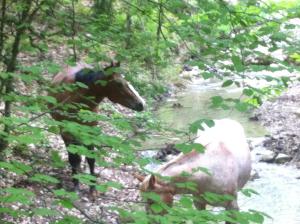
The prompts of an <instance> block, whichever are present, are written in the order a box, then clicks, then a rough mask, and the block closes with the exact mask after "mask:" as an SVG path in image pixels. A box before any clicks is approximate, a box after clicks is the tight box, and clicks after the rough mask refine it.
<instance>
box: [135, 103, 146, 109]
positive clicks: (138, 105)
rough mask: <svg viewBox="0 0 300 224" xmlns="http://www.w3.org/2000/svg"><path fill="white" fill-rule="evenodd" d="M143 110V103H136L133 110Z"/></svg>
mask: <svg viewBox="0 0 300 224" xmlns="http://www.w3.org/2000/svg"><path fill="white" fill-rule="evenodd" d="M144 108H145V105H144V104H143V103H138V104H136V105H135V107H134V110H136V111H143V110H144Z"/></svg>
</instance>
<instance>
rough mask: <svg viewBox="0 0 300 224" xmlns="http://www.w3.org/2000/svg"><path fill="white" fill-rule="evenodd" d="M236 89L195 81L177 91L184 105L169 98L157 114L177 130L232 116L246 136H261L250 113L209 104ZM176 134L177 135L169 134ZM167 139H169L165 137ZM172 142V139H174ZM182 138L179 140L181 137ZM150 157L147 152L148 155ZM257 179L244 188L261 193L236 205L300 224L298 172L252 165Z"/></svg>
mask: <svg viewBox="0 0 300 224" xmlns="http://www.w3.org/2000/svg"><path fill="white" fill-rule="evenodd" d="M240 94H241V91H240V90H239V89H228V88H226V89H224V88H220V84H219V83H209V82H207V83H206V82H203V81H201V82H198V83H197V81H196V82H194V83H193V84H192V85H190V86H189V88H188V89H187V90H185V91H184V92H183V93H182V94H180V95H179V96H178V97H177V99H173V102H174V100H177V101H178V102H179V103H180V104H182V105H183V108H172V104H173V102H172V100H170V101H169V102H166V103H165V104H164V105H163V106H162V107H160V109H159V110H158V112H157V116H158V117H159V118H160V120H162V121H163V122H165V123H166V125H169V127H171V128H174V129H178V130H187V128H188V124H190V123H192V122H193V121H196V120H198V119H201V118H210V119H220V118H225V117H227V118H232V119H235V120H238V121H239V122H240V123H241V124H242V125H243V126H244V128H245V130H246V134H247V137H261V136H264V135H265V134H266V130H265V129H264V128H263V127H261V126H260V125H259V124H258V123H257V122H253V121H249V116H250V114H248V113H240V112H238V111H236V110H230V111H224V110H222V109H215V108H211V107H210V98H211V97H212V96H215V95H220V96H222V97H223V98H226V97H232V98H234V97H235V98H236V97H239V96H240ZM172 137H176V136H172ZM166 139H167V138H164V137H161V139H158V137H157V136H156V137H154V138H153V140H152V141H150V142H148V145H149V144H150V145H152V146H155V145H157V144H158V143H159V142H160V143H162V142H166ZM168 140H169V142H170V141H172V140H170V138H168ZM174 141H175V140H174ZM180 141H182V139H181V140H180ZM148 156H149V155H148ZM155 167H157V164H149V165H148V167H147V168H148V169H152V170H153V169H155ZM253 168H254V170H256V171H258V173H259V176H260V178H259V179H256V180H254V181H251V182H249V183H248V185H247V186H246V188H251V189H254V190H255V191H257V192H258V193H259V194H260V195H253V196H252V197H251V198H247V197H245V196H244V195H242V194H241V195H240V196H239V204H240V208H241V209H242V210H248V209H254V210H258V211H262V212H265V213H267V214H268V215H270V216H271V217H272V218H273V219H266V221H265V223H267V224H269V223H272V224H300V180H299V179H297V178H299V177H300V171H299V170H296V169H293V168H292V167H286V166H280V165H276V164H267V163H258V162H255V163H254V164H253Z"/></svg>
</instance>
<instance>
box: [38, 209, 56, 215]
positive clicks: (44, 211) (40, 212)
mask: <svg viewBox="0 0 300 224" xmlns="http://www.w3.org/2000/svg"><path fill="white" fill-rule="evenodd" d="M33 214H34V215H38V216H58V215H59V212H57V211H55V210H52V209H49V208H35V209H33Z"/></svg>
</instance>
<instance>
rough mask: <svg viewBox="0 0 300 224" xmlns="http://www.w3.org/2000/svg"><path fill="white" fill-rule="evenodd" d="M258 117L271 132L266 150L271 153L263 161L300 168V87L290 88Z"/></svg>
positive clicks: (269, 104) (266, 104) (259, 113)
mask: <svg viewBox="0 0 300 224" xmlns="http://www.w3.org/2000/svg"><path fill="white" fill-rule="evenodd" d="M255 117H256V118H257V119H258V120H259V121H260V122H261V123H262V124H263V125H264V126H265V127H266V129H267V130H268V132H269V135H268V136H266V139H265V140H264V141H263V146H264V147H265V148H266V149H268V150H270V151H269V153H268V155H266V156H265V158H263V159H264V160H265V161H267V162H273V161H277V162H290V163H292V164H296V166H297V167H298V168H300V84H295V85H293V86H291V87H290V88H288V90H287V91H286V92H284V93H283V94H282V95H281V96H280V97H278V98H277V99H275V100H273V101H268V102H265V103H264V104H263V105H262V107H261V108H259V109H258V110H257V111H256V114H255ZM276 158H278V159H277V160H276Z"/></svg>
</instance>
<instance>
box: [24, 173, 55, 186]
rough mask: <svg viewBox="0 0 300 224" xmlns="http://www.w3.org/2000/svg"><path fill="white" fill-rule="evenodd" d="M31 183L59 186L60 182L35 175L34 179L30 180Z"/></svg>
mask: <svg viewBox="0 0 300 224" xmlns="http://www.w3.org/2000/svg"><path fill="white" fill-rule="evenodd" d="M29 179H30V180H31V181H34V182H39V183H44V184H57V183H59V180H58V179H56V178H54V177H51V176H48V175H44V174H35V175H34V176H33V177H31V178H29Z"/></svg>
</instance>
